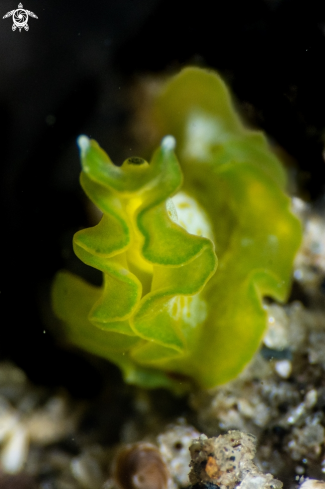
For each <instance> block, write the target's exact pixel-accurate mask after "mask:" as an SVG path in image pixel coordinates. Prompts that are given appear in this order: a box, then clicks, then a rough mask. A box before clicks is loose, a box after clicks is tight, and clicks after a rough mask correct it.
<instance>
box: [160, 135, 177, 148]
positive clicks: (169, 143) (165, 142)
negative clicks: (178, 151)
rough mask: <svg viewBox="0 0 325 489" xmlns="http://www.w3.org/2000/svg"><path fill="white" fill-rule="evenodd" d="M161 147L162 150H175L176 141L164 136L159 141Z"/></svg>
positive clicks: (172, 137)
mask: <svg viewBox="0 0 325 489" xmlns="http://www.w3.org/2000/svg"><path fill="white" fill-rule="evenodd" d="M161 147H162V148H163V149H169V150H173V149H175V148H176V139H175V138H174V136H165V137H164V138H163V139H162V140H161Z"/></svg>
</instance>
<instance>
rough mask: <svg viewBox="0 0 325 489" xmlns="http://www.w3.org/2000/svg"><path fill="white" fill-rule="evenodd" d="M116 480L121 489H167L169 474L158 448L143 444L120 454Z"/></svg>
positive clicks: (131, 447) (130, 447)
mask: <svg viewBox="0 0 325 489" xmlns="http://www.w3.org/2000/svg"><path fill="white" fill-rule="evenodd" d="M114 478H115V481H116V483H117V484H118V486H119V487H120V489H167V487H168V480H169V473H168V469H167V467H166V465H165V463H164V461H163V460H162V457H161V454H160V452H159V450H158V449H157V447H155V446H154V445H152V444H151V443H143V442H141V443H134V444H132V445H127V446H126V447H124V448H123V449H122V450H121V451H120V452H119V453H118V455H117V458H116V461H115V470H114Z"/></svg>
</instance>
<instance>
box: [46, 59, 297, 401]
mask: <svg viewBox="0 0 325 489" xmlns="http://www.w3.org/2000/svg"><path fill="white" fill-rule="evenodd" d="M152 120H153V124H155V125H156V127H159V128H160V130H161V134H162V135H165V134H172V135H173V136H174V137H175V139H176V141H177V148H176V150H177V155H178V158H179V161H180V165H179V163H178V161H177V159H176V156H175V153H174V139H173V138H172V137H170V136H167V137H165V138H164V139H163V142H162V145H161V147H160V148H159V149H158V150H157V151H156V152H155V153H154V155H153V157H152V160H151V162H150V163H149V164H148V163H147V162H145V161H144V160H142V159H140V158H130V159H129V160H127V161H126V162H124V164H123V165H122V166H121V167H116V166H114V165H113V164H112V162H111V161H110V159H109V158H108V156H107V155H106V153H104V152H103V150H102V149H101V148H100V147H99V146H98V144H97V143H95V142H94V141H89V140H88V139H87V138H86V137H85V136H82V137H81V138H80V139H79V145H80V148H81V158H82V170H83V171H82V173H81V185H82V187H83V189H84V191H85V192H86V194H87V195H88V197H89V198H90V199H91V200H92V201H93V202H94V203H95V204H96V205H97V207H98V208H99V209H100V210H101V211H102V212H103V217H102V220H101V221H100V223H99V224H98V225H97V226H95V227H93V228H90V229H86V230H83V231H79V232H78V233H76V235H75V236H74V250H75V253H76V254H77V256H78V257H79V258H80V259H81V260H82V261H84V262H85V263H86V264H88V265H90V266H92V267H95V268H97V269H99V270H101V271H102V272H103V277H104V280H103V286H102V287H100V288H97V287H93V286H90V285H88V284H86V283H85V282H84V281H83V280H81V279H80V278H78V277H76V276H74V275H72V274H70V273H69V272H64V271H63V272H60V273H59V274H58V275H57V277H56V279H55V281H54V285H53V305H54V310H55V312H56V314H57V316H58V317H59V318H60V319H61V320H62V321H63V322H64V324H65V325H66V329H65V331H66V337H67V339H68V340H69V341H70V342H71V343H73V344H76V345H77V346H79V347H82V348H84V349H86V350H88V351H90V352H92V353H95V354H97V355H100V356H103V357H105V358H107V359H109V360H111V361H113V362H114V363H116V364H117V365H119V367H120V368H121V369H122V371H123V374H124V378H125V380H126V381H127V382H130V383H135V384H138V385H141V386H144V387H161V386H165V387H169V388H171V389H173V390H174V391H176V392H177V391H178V392H181V391H183V390H184V389H186V388H188V386H189V385H190V384H191V383H192V382H194V383H196V384H197V385H199V386H201V387H204V388H209V387H213V386H215V385H217V384H220V383H224V382H226V381H228V380H230V379H231V378H233V377H235V376H236V375H238V373H239V372H240V371H241V370H242V368H243V367H244V366H245V364H247V362H248V361H249V360H250V359H251V358H252V356H253V354H254V353H255V352H256V350H257V348H258V347H259V344H260V341H261V338H262V336H263V332H264V330H265V325H266V313H265V311H264V309H263V307H262V297H263V296H266V295H267V296H270V297H273V298H274V299H276V300H278V301H285V300H286V298H287V296H288V293H289V290H290V282H291V270H292V263H293V259H294V255H295V253H296V251H297V249H298V247H299V244H300V240H301V226H300V222H299V221H298V220H297V218H296V217H295V216H294V215H293V214H292V213H291V212H290V200H289V198H288V197H287V196H286V195H285V193H284V186H285V173H284V170H283V168H282V166H281V164H280V163H279V161H278V160H277V158H276V157H275V156H274V155H273V154H272V153H271V151H270V150H269V148H268V145H267V142H266V139H265V137H264V136H263V134H262V133H259V132H254V131H250V130H247V129H245V128H244V127H243V126H242V124H241V122H240V120H239V118H238V116H237V114H236V113H235V111H234V109H233V107H232V104H231V101H230V97H229V94H228V91H227V89H226V87H225V85H224V83H223V82H222V81H221V80H220V78H219V77H218V76H217V75H216V74H215V73H210V72H207V71H204V70H200V69H196V68H189V69H185V70H183V71H182V72H181V73H180V74H179V75H178V76H176V77H175V78H173V79H172V80H171V81H170V82H169V83H168V84H167V86H166V87H165V89H164V91H163V92H162V93H161V94H160V96H159V97H158V98H157V99H156V101H155V104H154V108H153V115H152ZM180 190H181V192H180ZM216 255H217V256H218V259H219V266H218V270H217V272H216V273H215V271H216V266H217V258H216Z"/></svg>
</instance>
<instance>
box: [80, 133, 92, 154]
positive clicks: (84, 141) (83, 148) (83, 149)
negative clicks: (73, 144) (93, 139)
mask: <svg viewBox="0 0 325 489" xmlns="http://www.w3.org/2000/svg"><path fill="white" fill-rule="evenodd" d="M77 144H78V146H79V149H80V153H81V156H85V154H86V153H87V151H88V149H89V148H90V140H89V138H88V137H87V136H84V135H82V136H79V137H78V138H77Z"/></svg>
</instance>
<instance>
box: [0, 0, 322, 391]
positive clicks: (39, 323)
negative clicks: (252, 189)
mask: <svg viewBox="0 0 325 489" xmlns="http://www.w3.org/2000/svg"><path fill="white" fill-rule="evenodd" d="M16 3H17V5H18V2H17V1H16V0H10V1H9V0H5V1H1V3H0V10H1V12H0V14H1V15H0V16H1V19H0V112H1V122H2V124H1V127H2V129H1V133H0V134H1V182H0V183H1V204H2V205H1V245H2V252H1V289H0V290H1V295H0V301H1V337H0V357H1V358H2V359H11V360H13V361H15V362H16V363H17V364H18V365H20V366H21V367H22V368H24V370H25V371H26V372H27V373H28V375H29V376H30V378H31V379H32V380H33V381H34V382H36V383H41V384H47V385H64V386H66V387H67V388H68V389H70V391H71V392H72V393H74V394H77V395H88V394H91V393H92V392H95V391H96V389H97V388H98V385H99V384H98V382H99V381H98V379H97V373H96V372H97V370H96V369H97V366H94V365H93V364H91V363H89V362H88V361H87V360H86V359H85V357H84V356H83V355H82V354H79V353H76V352H73V351H70V350H67V349H64V348H62V347H61V346H60V345H58V344H57V340H55V339H54V338H53V337H52V335H51V333H50V332H49V331H48V329H47V325H46V319H45V318H46V317H47V316H48V307H49V305H48V302H47V301H48V291H49V286H50V283H51V279H52V277H53V275H54V274H55V272H56V271H57V270H58V269H60V268H63V267H65V266H67V263H69V266H70V268H72V269H73V270H77V269H78V267H79V266H81V265H78V263H77V260H76V259H75V258H74V257H73V255H72V251H71V239H72V235H73V233H74V232H75V231H76V230H78V229H79V228H80V227H86V226H87V225H89V223H88V221H87V216H86V211H85V205H84V198H83V195H82V191H81V189H80V187H79V183H78V175H79V171H80V167H79V158H78V151H77V148H76V144H75V140H76V137H77V136H78V135H79V134H80V133H85V134H87V135H88V136H91V137H94V138H95V139H96V140H98V141H99V142H100V144H101V146H103V147H104V148H105V149H106V150H107V152H108V153H109V154H110V156H111V158H112V159H113V160H114V161H116V162H118V161H120V162H121V161H122V160H123V159H124V158H125V157H126V156H130V155H129V153H126V149H125V148H126V147H128V146H127V145H128V137H129V136H128V133H127V129H126V127H127V122H128V120H129V117H130V109H129V106H128V103H127V100H128V98H127V95H128V91H129V89H130V86H132V82H133V80H134V79H135V77H136V76H137V75H141V74H146V73H153V72H154V73H159V72H163V71H166V70H167V71H174V70H177V69H179V68H181V67H182V66H184V65H186V64H191V63H196V64H200V65H201V66H209V67H213V68H215V69H217V70H219V72H220V73H221V74H222V76H223V77H224V78H225V80H226V81H227V83H228V85H230V86H231V88H232V91H233V93H234V95H235V97H236V99H237V101H238V105H239V107H240V108H241V110H242V112H243V113H244V115H245V116H246V118H247V119H248V120H250V122H251V123H252V124H254V125H255V126H257V127H261V128H262V129H264V130H265V131H266V132H267V133H268V135H269V136H270V138H271V139H272V140H273V142H275V143H276V144H277V145H279V146H280V147H281V148H282V149H283V150H284V151H285V152H286V153H287V154H288V155H290V156H291V157H292V158H293V160H295V161H296V163H297V165H298V168H299V171H298V174H297V178H298V182H299V184H300V186H301V190H302V193H303V195H304V196H305V197H306V198H307V199H310V200H314V201H315V200H316V201H317V200H318V201H319V200H321V198H322V195H323V192H324V183H325V180H324V169H325V164H324V160H323V158H322V152H323V146H324V144H323V141H324V126H325V69H324V66H325V12H324V10H325V8H324V3H323V2H319V1H315V0H308V1H300V2H297V1H296V0H246V1H245V2H243V1H242V0H227V1H220V2H219V1H216V2H213V3H212V2H207V1H205V0H201V1H200V2H197V4H196V6H195V8H193V7H190V6H189V4H188V2H185V1H179V2H175V1H171V0H169V1H159V0H137V1H136V0H118V1H106V2H98V1H92V2H90V1H89V2H85V1H78V2H77V1H69V2H63V1H62V0H61V1H59V0H55V1H54V0H47V1H46V2H45V1H43V2H40V1H37V0H24V1H23V5H24V8H26V9H28V10H31V11H33V12H34V13H35V14H36V15H37V16H38V19H33V18H30V19H29V28H30V29H29V31H28V32H25V31H24V30H23V31H22V32H21V33H19V31H18V30H17V31H16V32H13V31H12V30H11V26H12V19H11V18H8V19H4V20H2V16H3V15H4V14H5V13H6V12H8V11H10V10H13V9H15V8H17V5H16ZM212 4H213V5H214V6H215V8H216V9H215V10H213V11H212V10H211V5H212ZM322 4H323V5H322ZM93 278H94V280H96V277H93ZM91 365H92V366H91ZM108 368H110V367H108ZM110 372H111V375H118V374H117V373H116V370H114V369H112V370H110Z"/></svg>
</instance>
